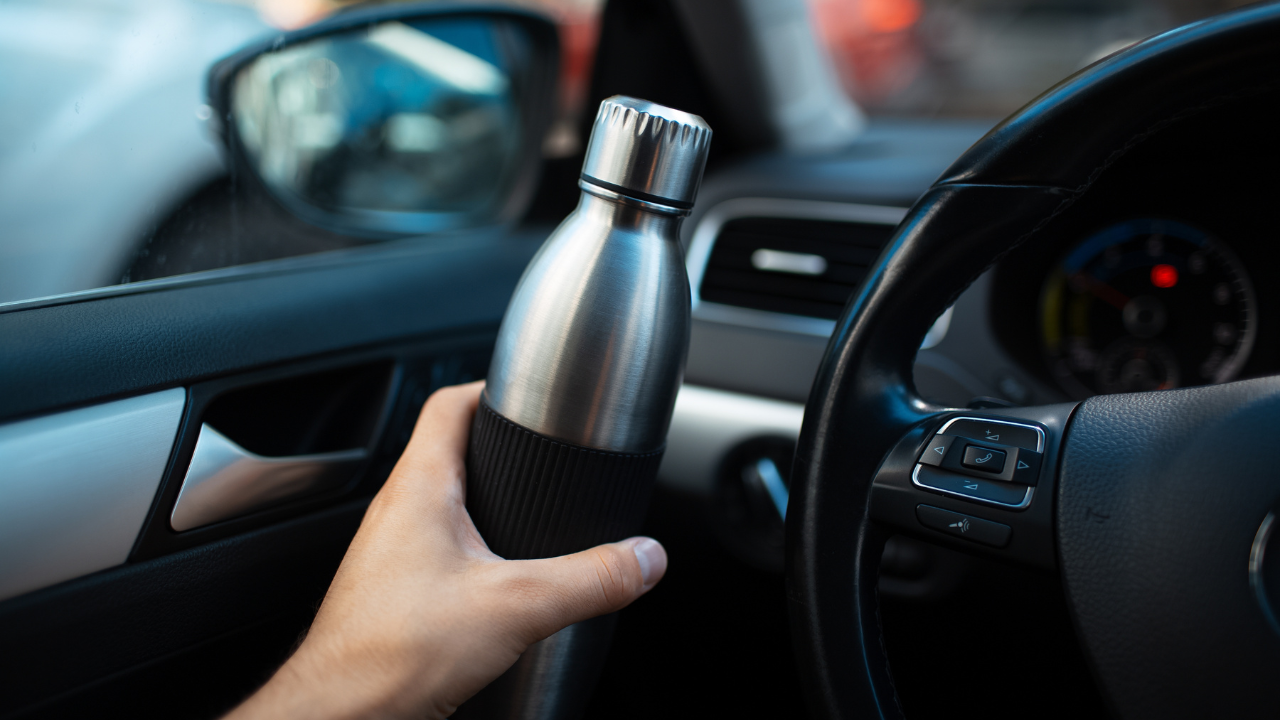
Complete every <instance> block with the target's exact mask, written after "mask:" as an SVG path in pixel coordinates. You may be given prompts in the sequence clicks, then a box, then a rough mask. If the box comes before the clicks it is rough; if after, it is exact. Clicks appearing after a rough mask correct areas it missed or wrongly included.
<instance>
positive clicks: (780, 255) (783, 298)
mask: <svg viewBox="0 0 1280 720" xmlns="http://www.w3.org/2000/svg"><path fill="white" fill-rule="evenodd" d="M893 231H894V226H893V225H882V224H872V223H856V222H845V221H831V220H806V219H797V218H764V217H739V218H735V219H733V220H730V221H728V222H726V223H725V224H724V225H722V226H721V228H720V233H719V235H718V236H717V238H716V240H715V244H714V245H713V246H712V250H711V255H710V257H709V258H708V259H707V266H706V270H705V272H704V273H703V275H702V284H701V285H700V286H699V288H698V295H699V297H700V298H701V300H703V301H705V302H714V303H720V304H722V305H735V306H737V307H744V308H751V309H753V310H767V311H769V312H776V313H786V314H789V315H804V316H808V317H815V318H824V319H828V320H834V319H836V318H837V317H839V316H840V311H841V310H843V309H844V305H845V302H846V301H848V299H849V296H850V295H851V294H852V293H853V291H854V290H855V289H856V288H857V287H858V283H860V282H862V278H863V277H864V276H865V275H866V274H867V269H868V268H869V267H870V266H871V263H872V262H874V261H875V259H876V257H877V256H879V254H880V250H881V249H882V248H883V247H884V245H885V243H887V242H888V241H889V238H890V237H892V236H893Z"/></svg>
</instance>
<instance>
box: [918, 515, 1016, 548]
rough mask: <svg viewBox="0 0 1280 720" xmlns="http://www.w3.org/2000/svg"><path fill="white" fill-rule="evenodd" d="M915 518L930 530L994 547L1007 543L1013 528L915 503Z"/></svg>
mask: <svg viewBox="0 0 1280 720" xmlns="http://www.w3.org/2000/svg"><path fill="white" fill-rule="evenodd" d="M916 519H917V520H919V521H920V524H921V525H923V526H925V527H927V528H930V529H932V530H937V531H938V532H944V533H946V534H948V535H953V536H955V537H959V538H964V539H965V540H972V541H973V542H976V543H982V544H983V545H990V546H991V547H996V548H1002V547H1004V546H1005V545H1008V544H1009V536H1011V535H1012V534H1013V529H1012V528H1010V527H1009V526H1008V525H1001V524H1000V523H998V522H991V521H990V520H983V519H982V518H976V517H973V516H971V515H961V514H960V513H958V512H951V511H950V510H943V509H942V508H936V507H933V506H932V505H917V506H916Z"/></svg>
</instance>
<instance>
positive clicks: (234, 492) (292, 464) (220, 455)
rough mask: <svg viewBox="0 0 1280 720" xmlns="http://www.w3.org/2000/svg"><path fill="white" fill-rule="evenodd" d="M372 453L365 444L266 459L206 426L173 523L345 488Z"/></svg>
mask: <svg viewBox="0 0 1280 720" xmlns="http://www.w3.org/2000/svg"><path fill="white" fill-rule="evenodd" d="M368 455H369V453H368V452H367V451H366V450H364V449H363V448H356V449H354V450H341V451H338V452H329V453H319V454H316V455H295V456H292V457H263V456H261V455H256V454H254V453H251V452H249V451H248V450H245V449H244V448H242V447H240V446H239V445H237V444H236V443H235V442H232V441H231V440H230V439H229V438H227V436H225V435H223V434H222V433H220V432H218V431H217V430H214V429H213V428H212V427H210V426H209V425H208V424H202V425H201V426H200V436H199V437H198V438H196V447H195V451H194V452H192V454H191V464H190V465H189V466H188V468H187V476H186V478H184V479H183V481H182V489H181V490H180V491H179V492H178V500H177V501H176V502H175V503H174V504H173V514H172V515H171V516H170V517H169V525H170V526H171V527H173V529H174V530H177V531H178V532H182V531H184V530H193V529H195V528H198V527H202V526H205V525H209V524H212V523H215V522H219V521H221V520H229V519H231V518H234V517H239V516H241V515H247V514H249V513H251V512H253V511H255V510H259V509H261V508H264V507H267V506H268V505H275V504H277V503H280V502H282V501H285V500H293V499H297V498H300V497H304V496H307V495H313V494H315V493H319V492H323V491H325V490H331V489H333V488H337V487H341V486H342V485H344V484H346V483H347V481H349V480H350V479H351V478H352V475H353V473H354V472H355V471H356V469H357V468H358V467H359V466H360V463H362V462H363V461H364V459H365V458H366V457H368Z"/></svg>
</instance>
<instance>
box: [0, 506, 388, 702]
mask: <svg viewBox="0 0 1280 720" xmlns="http://www.w3.org/2000/svg"><path fill="white" fill-rule="evenodd" d="M367 504H368V500H367V499H362V500H357V501H354V502H350V503H346V504H344V505H341V506H339V507H335V508H332V509H329V510H326V511H324V512H320V513H315V514H312V515H308V516H306V517H303V518H298V519H296V520H293V521H290V522H286V523H281V524H278V525H273V526H271V527H269V528H264V529H262V530H259V531H257V532H252V533H247V534H243V535H238V536H236V537H233V538H228V539H225V540H222V541H219V542H215V543H210V544H207V545H202V546H200V547H197V548H192V549H189V550H186V551H183V552H180V553H175V554H172V555H168V556H166V557H162V558H157V559H153V560H151V561H149V562H145V563H138V564H130V565H122V566H120V567H117V568H113V569H111V570H106V571H103V572H100V573H96V574H94V575H90V576H88V577H84V578H79V579H77V580H72V581H69V582H66V583H62V584H60V585H55V586H54V587H51V588H46V589H44V590H39V591H36V592H34V593H30V594H28V595H23V596H21V597H17V598H13V599H11V600H7V601H5V602H3V603H0V629H2V630H0V717H6V718H7V717H13V716H16V715H18V714H19V713H20V712H21V711H22V710H23V708H26V707H29V706H32V705H34V704H36V703H41V702H44V701H47V700H49V699H52V698H56V697H57V696H58V695H61V694H63V693H67V692H69V691H72V690H74V689H76V688H78V687H82V686H84V685H87V684H89V683H92V682H94V681H95V680H97V679H98V678H102V677H105V676H107V675H111V674H113V673H118V672H121V671H124V670H127V669H129V668H133V667H136V666H139V665H143V664H145V663H147V662H148V661H150V660H152V659H154V658H157V657H160V656H163V655H166V654H168V653H171V652H173V651H175V650H179V649H181V648H185V647H190V646H193V645H196V644H199V643H201V642H204V641H207V640H209V639H212V638H215V637H218V636H220V635H222V634H224V633H227V632H229V631H232V630H234V629H236V628H239V627H243V626H246V625H250V624H253V623H255V622H259V621H261V620H262V619H264V618H268V617H271V616H272V615H276V614H279V613H280V612H282V611H301V612H305V611H307V610H308V609H309V608H310V609H312V610H314V607H315V606H316V604H317V603H318V602H319V600H320V598H321V597H323V595H324V592H325V591H326V590H327V589H328V585H329V582H330V581H331V580H332V578H333V574H334V572H335V571H336V570H337V567H338V563H339V562H340V561H341V560H342V556H343V554H344V553H345V552H346V549H347V545H348V544H349V543H350V541H351V537H352V536H353V535H354V534H355V531H356V528H357V527H358V526H359V524H360V520H361V518H362V517H363V516H364V510H365V507H366V506H367Z"/></svg>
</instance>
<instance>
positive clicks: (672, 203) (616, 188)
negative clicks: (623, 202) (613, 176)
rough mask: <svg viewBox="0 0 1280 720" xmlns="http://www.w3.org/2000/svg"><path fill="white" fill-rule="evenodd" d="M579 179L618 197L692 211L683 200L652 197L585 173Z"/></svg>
mask: <svg viewBox="0 0 1280 720" xmlns="http://www.w3.org/2000/svg"><path fill="white" fill-rule="evenodd" d="M579 178H580V179H581V180H582V181H583V182H585V183H590V184H592V185H595V186H596V187H601V188H604V189H605V190H608V191H610V192H616V193H618V194H619V195H625V196H627V197H629V198H635V199H636V200H643V201H645V202H651V203H654V204H655V205H666V206H667V207H671V208H675V209H677V210H692V209H693V203H692V202H686V201H684V200H672V199H671V198H666V197H662V196H661V195H654V194H652V193H647V192H641V191H639V190H632V189H631V188H628V187H623V186H621V185H615V184H613V183H611V182H605V181H604V180H601V179H599V178H594V177H591V176H590V175H588V174H586V173H582V174H581V175H580V176H579Z"/></svg>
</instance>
